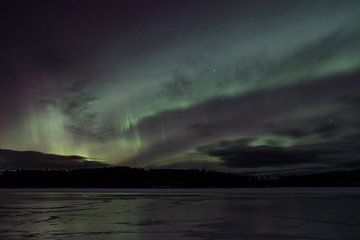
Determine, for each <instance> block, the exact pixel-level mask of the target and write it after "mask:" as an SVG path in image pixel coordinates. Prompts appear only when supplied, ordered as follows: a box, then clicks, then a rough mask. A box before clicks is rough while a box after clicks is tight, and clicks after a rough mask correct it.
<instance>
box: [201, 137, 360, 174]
mask: <svg viewBox="0 0 360 240" xmlns="http://www.w3.org/2000/svg"><path fill="white" fill-rule="evenodd" d="M253 140H254V139H241V140H232V141H230V140H229V141H220V142H218V143H213V144H209V145H205V146H202V147H199V148H198V150H199V152H202V153H204V154H207V155H209V156H212V157H217V158H218V159H220V160H221V161H222V164H223V165H224V166H226V167H230V168H238V169H243V170H244V169H247V170H249V171H251V172H256V173H261V172H263V173H266V172H276V171H279V170H280V172H290V171H298V172H299V171H303V172H306V171H315V170H318V171H321V170H322V171H324V170H334V169H353V168H357V167H359V166H360V157H359V156H360V149H359V148H358V146H359V143H360V136H359V135H355V136H351V137H347V138H344V139H342V140H338V141H334V142H328V143H315V144H303V145H296V146H289V147H277V146H269V145H260V146H251V144H250V143H251V142H252V141H253ZM269 168H270V169H271V170H269ZM276 169H277V170H276Z"/></svg>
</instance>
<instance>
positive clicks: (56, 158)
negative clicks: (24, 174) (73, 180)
mask: <svg viewBox="0 0 360 240" xmlns="http://www.w3.org/2000/svg"><path fill="white" fill-rule="evenodd" d="M106 166H107V165H106V164H104V163H100V162H97V161H89V160H88V159H86V158H84V157H81V156H62V155H55V154H46V153H41V152H34V151H13V150H7V149H0V169H17V168H21V169H39V168H41V169H69V168H95V167H106Z"/></svg>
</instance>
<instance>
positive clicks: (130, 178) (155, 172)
mask: <svg viewBox="0 0 360 240" xmlns="http://www.w3.org/2000/svg"><path fill="white" fill-rule="evenodd" d="M330 186H360V170H354V171H347V172H331V173H322V174H313V175H304V176H283V177H277V178H274V177H271V178H269V177H258V176H250V175H238V174H234V173H224V172H217V171H210V170H198V169H190V170H175V169H142V168H130V167H114V168H97V169H74V170H7V171H4V172H2V173H0V187H1V188H162V187H163V188H211V187H213V188H225V187H227V188H235V187H330Z"/></svg>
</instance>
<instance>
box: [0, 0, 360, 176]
mask: <svg viewBox="0 0 360 240" xmlns="http://www.w3.org/2000/svg"><path fill="white" fill-rule="evenodd" d="M359 30H360V1H356V0H354V1H351V0H342V1H335V0H334V1H332V0H319V1H290V0H288V1H280V0H276V1H275V0H263V1H260V0H254V1H246V0H245V1H232V0H228V1H222V0H207V1H200V0H194V1H187V0H183V1H180V0H159V1H150V0H142V1H139V0H132V1H130V0H128V1H125V0H123V1H92V0H89V1H85V0H78V1H70V0H69V1H66V0H53V1H36V0H33V1H20V0H19V1H18V0H3V1H1V3H0V31H1V38H0V50H1V54H0V133H1V134H0V168H43V167H46V168H52V167H53V168H59V167H61V168H73V167H79V166H80V167H87V166H106V165H127V166H137V167H151V168H211V169H218V170H227V171H228V170H229V171H236V172H250V173H293V172H296V173H298V172H319V171H328V170H339V169H355V168H360V120H359V119H360V91H359V90H360V44H359V43H360V31H359Z"/></svg>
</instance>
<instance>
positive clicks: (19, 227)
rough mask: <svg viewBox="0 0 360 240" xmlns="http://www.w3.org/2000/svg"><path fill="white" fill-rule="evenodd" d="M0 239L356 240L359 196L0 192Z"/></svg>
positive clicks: (340, 192)
mask: <svg viewBox="0 0 360 240" xmlns="http://www.w3.org/2000/svg"><path fill="white" fill-rule="evenodd" d="M0 239H1V240H6V239H65V240H70V239H71V240H72V239H74V240H75V239H76V240H83V239H100V240H103V239H104V240H113V239H121V240H122V239H150V240H152V239H154V240H158V239H160V240H167V239H170V240H176V239H245V240H246V239H256V240H258V239H274V240H281V239H301V240H306V239H312V240H313V239H314V240H315V239H319V240H325V239H326V240H328V239H334V240H335V239H336V240H339V239H354V240H355V239H356V240H358V239H360V189H356V188H339V189H337V188H324V189H320V188H313V189H286V188H281V189H274V188H269V189H192V190H187V189H127V190H97V189H90V190H89V189H77V190H66V189H65V190H51V189H47V190H31V189H29V190H0Z"/></svg>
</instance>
